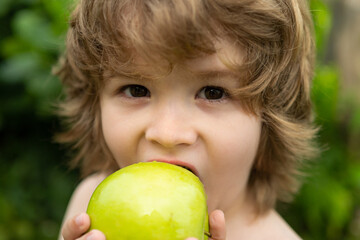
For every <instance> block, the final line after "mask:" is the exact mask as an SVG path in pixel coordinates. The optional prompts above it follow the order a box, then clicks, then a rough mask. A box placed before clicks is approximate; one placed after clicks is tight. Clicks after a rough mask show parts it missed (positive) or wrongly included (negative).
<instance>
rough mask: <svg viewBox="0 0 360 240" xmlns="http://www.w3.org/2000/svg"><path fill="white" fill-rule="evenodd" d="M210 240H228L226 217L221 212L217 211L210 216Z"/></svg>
mask: <svg viewBox="0 0 360 240" xmlns="http://www.w3.org/2000/svg"><path fill="white" fill-rule="evenodd" d="M209 223H210V234H211V238H210V240H225V239H226V227H225V215H224V212H223V211H221V210H215V211H213V212H212V213H211V214H210V217H209Z"/></svg>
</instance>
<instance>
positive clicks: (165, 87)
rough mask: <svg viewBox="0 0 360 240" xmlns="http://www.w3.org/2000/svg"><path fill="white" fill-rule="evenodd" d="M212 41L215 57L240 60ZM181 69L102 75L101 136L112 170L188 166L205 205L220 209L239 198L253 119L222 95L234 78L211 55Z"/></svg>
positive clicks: (253, 139)
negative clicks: (139, 75)
mask: <svg viewBox="0 0 360 240" xmlns="http://www.w3.org/2000/svg"><path fill="white" fill-rule="evenodd" d="M217 46H218V48H219V51H218V54H219V55H222V56H225V57H228V58H230V59H232V60H234V61H241V59H242V57H241V53H240V52H239V51H235V49H234V48H233V47H232V46H230V45H229V44H227V43H225V42H221V43H218V44H217ZM184 66H186V67H184ZM184 66H178V67H175V68H174V71H173V72H172V73H171V74H170V75H168V76H166V77H164V78H161V79H158V80H144V79H142V80H139V79H129V78H125V77H117V78H112V79H109V81H107V83H106V84H105V86H104V89H103V90H102V92H101V100H100V101H101V117H102V127H103V133H104V138H105V141H106V143H107V145H108V147H109V149H110V151H111V153H112V154H113V156H114V157H115V159H116V161H117V163H118V164H119V166H120V167H124V166H127V165H129V164H133V163H137V162H146V161H153V160H157V161H166V162H171V163H174V164H179V165H184V166H187V167H189V168H191V169H192V170H193V171H195V172H196V173H197V174H198V176H199V178H200V179H201V180H202V182H203V183H204V186H205V190H206V192H207V195H208V204H209V210H210V211H211V210H214V209H216V208H219V209H222V210H224V211H226V209H229V208H231V207H232V204H233V203H236V204H238V203H240V204H241V201H242V200H243V199H244V196H245V192H246V186H247V179H248V176H249V173H250V169H251V167H252V164H253V161H254V158H255V155H256V152H257V148H258V144H259V138H260V129H261V123H260V119H258V118H256V117H255V116H253V115H250V114H248V113H246V112H245V111H244V110H243V108H242V106H241V103H240V102H239V100H235V99H233V98H232V97H231V96H228V95H227V91H229V90H233V89H235V88H238V87H239V86H240V83H239V80H238V79H236V78H235V77H234V76H232V75H231V74H226V73H229V72H228V70H227V68H226V67H225V66H224V65H223V64H222V62H221V61H220V60H219V58H218V56H217V55H216V54H215V55H211V56H207V57H203V58H198V59H195V60H191V61H188V62H186V63H184ZM189 69H190V70H189ZM206 72H211V73H212V74H207V73H206ZM214 72H215V73H217V74H214ZM200 73H201V74H200Z"/></svg>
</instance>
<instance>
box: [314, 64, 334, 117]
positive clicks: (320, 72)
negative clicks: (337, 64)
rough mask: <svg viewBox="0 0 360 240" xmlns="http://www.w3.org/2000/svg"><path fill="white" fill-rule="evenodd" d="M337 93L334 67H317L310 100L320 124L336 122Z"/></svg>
mask: <svg viewBox="0 0 360 240" xmlns="http://www.w3.org/2000/svg"><path fill="white" fill-rule="evenodd" d="M338 92H339V73H338V71H337V70H336V69H335V68H334V67H329V66H321V67H318V68H317V71H316V73H315V78H314V80H313V89H312V99H313V101H314V105H315V106H314V107H315V112H316V113H317V118H319V120H320V121H321V122H322V123H324V122H333V121H334V120H336V116H337V106H338V104H337V102H338V95H339V93H338Z"/></svg>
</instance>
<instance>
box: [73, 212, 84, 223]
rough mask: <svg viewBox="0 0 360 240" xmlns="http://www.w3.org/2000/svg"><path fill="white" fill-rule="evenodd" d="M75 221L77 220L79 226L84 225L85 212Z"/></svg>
mask: <svg viewBox="0 0 360 240" xmlns="http://www.w3.org/2000/svg"><path fill="white" fill-rule="evenodd" d="M75 222H76V224H77V225H78V226H81V225H83V223H84V217H83V214H80V215H79V216H77V217H76V218H75Z"/></svg>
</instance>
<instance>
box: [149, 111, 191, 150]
mask: <svg viewBox="0 0 360 240" xmlns="http://www.w3.org/2000/svg"><path fill="white" fill-rule="evenodd" d="M152 115H153V116H152V118H151V121H150V123H149V125H148V127H147V129H146V132H145V138H146V140H148V141H150V142H153V143H157V144H159V145H161V146H163V147H165V148H174V147H176V146H179V145H183V146H186V145H192V144H194V143H195V142H196V141H197V138H198V134H197V132H196V130H195V128H194V126H192V120H191V118H190V115H191V113H190V114H189V113H187V112H186V110H184V109H183V108H181V107H176V106H171V105H170V104H169V105H168V106H166V107H163V108H161V109H159V110H158V111H155V112H153V114H152Z"/></svg>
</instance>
